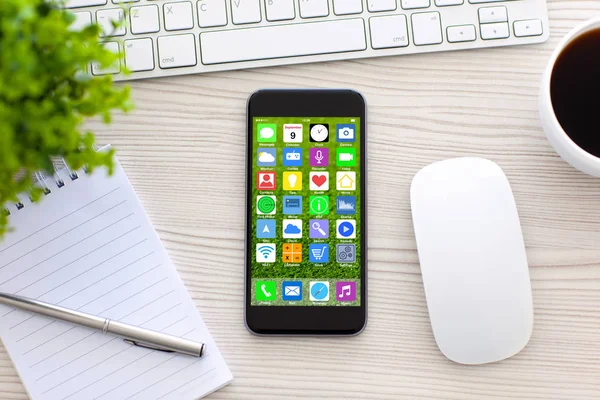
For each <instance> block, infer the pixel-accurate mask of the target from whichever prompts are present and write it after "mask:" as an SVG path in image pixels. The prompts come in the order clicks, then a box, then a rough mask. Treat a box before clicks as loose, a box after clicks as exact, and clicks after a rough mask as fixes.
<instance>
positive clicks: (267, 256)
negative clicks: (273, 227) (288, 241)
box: [256, 243, 277, 263]
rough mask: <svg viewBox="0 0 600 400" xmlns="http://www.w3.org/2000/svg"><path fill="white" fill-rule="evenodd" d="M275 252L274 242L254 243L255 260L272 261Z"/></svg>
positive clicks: (259, 261)
mask: <svg viewBox="0 0 600 400" xmlns="http://www.w3.org/2000/svg"><path fill="white" fill-rule="evenodd" d="M276 255H277V252H276V250H275V243H257V244H256V262H258V263H274V262H275V256H276Z"/></svg>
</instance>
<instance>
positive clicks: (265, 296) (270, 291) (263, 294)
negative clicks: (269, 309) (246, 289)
mask: <svg viewBox="0 0 600 400" xmlns="http://www.w3.org/2000/svg"><path fill="white" fill-rule="evenodd" d="M276 298H277V283H276V282H275V281H256V300H258V301H275V299H276Z"/></svg>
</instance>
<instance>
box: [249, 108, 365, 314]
mask: <svg viewBox="0 0 600 400" xmlns="http://www.w3.org/2000/svg"><path fill="white" fill-rule="evenodd" d="M321 125H324V126H327V127H328V129H327V131H328V141H325V142H313V141H311V127H314V129H315V137H316V138H319V135H323V137H324V132H325V130H324V129H323V126H321ZM338 125H341V126H340V128H344V127H346V128H349V130H348V129H346V130H343V132H342V133H341V135H342V136H341V138H342V141H338V132H337V128H338ZM300 127H301V128H302V129H301V138H300ZM352 129H353V130H354V132H353V135H352ZM360 133H361V132H360V119H359V118H356V117H344V118H341V117H335V118H329V117H327V118H321V117H317V118H314V117H301V118H299V117H289V118H287V117H276V118H271V117H257V118H254V121H253V145H252V153H253V154H252V173H251V176H250V179H252V180H253V182H252V227H251V231H250V232H249V234H250V235H251V247H250V249H249V253H250V262H251V278H252V282H253V284H252V288H251V292H252V304H253V305H257V304H260V305H266V304H268V305H359V304H360V295H359V294H360V277H361V269H360V268H361V267H360V265H361V249H360V240H361V235H362V226H361V223H360V218H359V216H360V213H361V207H362V205H361V199H360V196H361V188H360V185H361V176H360V165H361V164H360V163H361V159H360V156H361V149H360ZM284 138H285V139H284ZM352 139H354V140H352ZM284 140H285V141H284ZM311 149H312V154H311ZM300 152H301V153H302V155H301V157H300V154H299V153H300ZM327 152H328V154H327ZM259 153H260V154H261V155H260V157H259ZM286 153H289V155H288V156H287V157H286ZM286 158H287V161H286V160H284V159H286ZM327 159H328V162H327ZM300 160H301V161H300ZM284 161H285V162H286V163H288V164H290V165H284ZM311 162H312V164H314V165H311ZM318 163H320V164H321V165H320V166H317V164H318ZM326 163H327V165H325V164H326ZM300 164H301V165H300ZM311 172H314V173H316V175H317V176H316V177H315V178H314V181H313V187H311V181H312V180H311V175H310V173H311ZM324 172H327V173H328V174H329V187H328V190H322V189H323V188H324V187H325V186H326V183H323V182H324V178H323V176H324ZM259 173H275V182H274V185H275V189H274V190H272V185H273V181H272V179H271V178H272V175H269V174H267V175H263V174H261V176H260V177H259ZM299 173H301V174H302V176H301V179H299V175H298V174H299ZM353 174H354V175H353ZM338 175H339V176H338ZM338 178H340V179H342V182H341V184H342V185H344V186H346V187H352V186H354V187H353V189H354V190H344V189H345V188H344V189H342V188H340V190H338V188H337V180H338ZM352 178H354V183H353V184H352ZM318 185H320V186H318ZM259 186H260V187H259ZM300 186H301V187H300ZM261 189H264V190H261ZM290 189H292V190H290ZM312 189H317V190H312ZM260 196H275V202H276V204H275V210H274V214H266V215H265V214H261V213H260V210H262V211H263V212H265V211H266V212H268V211H270V210H271V208H272V207H270V205H271V204H272V198H268V197H267V198H262V200H258V199H260ZM284 196H302V201H301V212H300V211H299V209H298V208H295V206H296V205H298V203H297V200H298V198H297V197H296V198H291V199H289V200H290V201H289V202H288V203H287V204H291V205H292V206H294V207H292V212H294V214H284V206H285V204H284ZM323 196H324V197H323ZM338 196H341V200H342V201H341V203H343V205H346V206H347V205H348V204H355V207H354V210H355V212H352V210H351V207H343V210H342V212H343V213H338V210H337V200H338ZM352 197H354V198H352ZM311 200H312V201H311ZM326 201H328V207H325V205H326ZM311 203H312V204H313V207H312V210H311V206H310V204H311ZM286 209H287V208H286ZM294 210H296V211H294ZM344 210H345V211H344ZM263 220H266V221H263ZM284 220H292V221H291V222H292V226H289V224H286V227H287V228H288V233H289V234H290V235H291V236H293V238H284V237H283V235H284V224H283V222H284ZM298 220H301V224H298V222H299V221H298ZM344 220H350V221H355V227H354V232H355V237H354V238H348V239H346V238H336V236H337V226H336V223H338V224H339V223H344ZM310 221H313V224H311V223H310ZM350 221H348V222H347V223H346V224H345V226H347V227H350V226H351V225H348V224H351V222H350ZM315 222H317V224H318V225H315ZM311 225H312V226H313V228H315V227H316V228H317V229H313V231H315V232H314V233H315V235H317V236H325V235H323V234H324V233H325V234H327V233H328V234H327V236H328V237H327V238H311V237H310V234H311ZM298 227H301V233H300V232H299V230H298V229H297V228H298ZM259 231H260V232H259ZM350 231H352V228H350ZM261 235H262V236H266V237H263V238H261V237H260V236H261ZM273 236H274V237H273ZM298 236H301V238H299V237H298ZM257 244H274V245H275V248H276V251H275V255H273V254H272V252H270V251H269V249H268V247H269V246H267V247H265V248H263V249H262V250H261V249H260V248H261V247H263V246H258V247H259V252H258V253H259V255H258V258H257ZM311 244H315V245H317V246H318V247H317V248H316V249H313V250H315V252H311V251H310V245H311ZM323 244H327V245H328V246H329V251H328V254H326V255H325V254H320V251H319V250H321V249H320V247H321V246H322V245H323ZM345 244H346V245H354V246H355V249H354V250H355V251H354V252H353V251H349V252H347V251H345V250H352V247H350V248H348V247H347V246H343V247H342V248H341V249H340V252H341V253H344V254H350V257H351V259H352V253H354V254H353V256H354V258H355V259H354V261H352V262H338V260H337V258H338V251H337V245H345ZM294 245H295V246H294ZM298 245H301V246H302V251H301V261H300V260H299V259H298V257H299V254H300V252H299V251H298V250H299V249H298V247H299V246H298ZM284 249H285V250H286V254H285V256H287V258H288V259H290V260H291V261H295V262H284V261H283V256H284V254H283V251H284ZM288 250H289V251H288ZM263 253H264V254H263ZM311 254H312V256H313V260H312V262H311ZM319 256H320V259H319ZM326 258H328V260H327V261H326V262H322V261H324V260H325V259H326ZM261 260H265V261H274V262H260V261H261ZM258 280H260V281H265V280H276V281H277V285H278V286H277V292H278V293H277V299H276V300H275V301H269V302H263V301H257V298H256V293H255V290H256V288H255V284H254V283H255V282H256V281H258ZM284 280H296V281H302V282H303V288H302V289H303V292H304V294H303V296H302V301H298V302H294V301H284V300H283V299H282V296H281V293H280V291H281V282H282V281H284ZM315 280H323V281H330V282H331V285H330V293H331V295H330V300H329V301H328V302H325V301H324V302H312V301H310V300H309V293H308V290H309V282H310V281H315ZM335 281H348V282H356V284H357V289H358V294H357V298H356V301H353V302H338V301H336V298H335V293H336V290H335V289H336V288H335V286H336V284H335Z"/></svg>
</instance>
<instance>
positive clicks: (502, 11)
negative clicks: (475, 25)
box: [479, 7, 508, 24]
mask: <svg viewBox="0 0 600 400" xmlns="http://www.w3.org/2000/svg"><path fill="white" fill-rule="evenodd" d="M493 22H508V13H507V11H506V7H486V8H480V9H479V23H480V24H490V23H493Z"/></svg>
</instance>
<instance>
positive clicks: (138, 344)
mask: <svg viewBox="0 0 600 400" xmlns="http://www.w3.org/2000/svg"><path fill="white" fill-rule="evenodd" d="M123 341H124V342H125V343H129V344H130V345H132V346H136V347H141V348H144V349H150V350H158V351H164V352H165V353H175V352H174V351H173V350H170V349H167V348H164V347H160V346H157V345H154V344H149V343H144V342H136V341H135V340H130V339H123Z"/></svg>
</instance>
